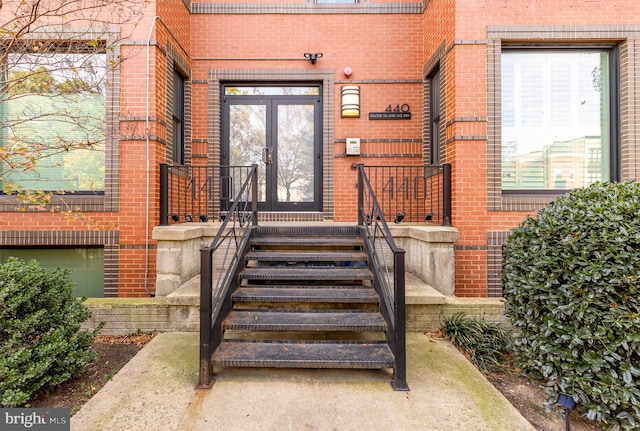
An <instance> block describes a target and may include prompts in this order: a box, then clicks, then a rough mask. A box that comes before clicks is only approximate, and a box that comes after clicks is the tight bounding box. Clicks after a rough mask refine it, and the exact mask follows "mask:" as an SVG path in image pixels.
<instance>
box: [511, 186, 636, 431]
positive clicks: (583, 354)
mask: <svg viewBox="0 0 640 431" xmlns="http://www.w3.org/2000/svg"><path fill="white" fill-rule="evenodd" d="M639 270H640V186H639V185H638V184H636V183H617V184H602V183H598V184H594V185H592V186H590V187H588V188H586V189H580V190H575V191H573V192H571V193H569V194H567V195H564V196H562V197H560V198H558V199H557V200H555V201H553V202H551V203H550V204H549V205H548V206H547V207H545V208H543V209H541V210H540V211H539V212H538V214H537V215H536V216H535V217H527V219H526V220H524V221H523V222H522V223H521V224H520V226H519V227H517V228H516V229H514V231H513V233H512V235H510V236H509V238H508V240H507V243H506V246H505V249H504V253H503V272H502V279H503V285H504V296H505V300H506V303H505V312H506V314H507V316H508V317H509V319H510V320H511V323H512V325H513V326H514V329H515V334H514V353H515V355H516V358H517V359H518V360H519V363H520V365H521V366H522V368H523V370H524V371H525V372H526V373H528V375H529V376H531V377H532V378H535V379H538V380H542V381H545V382H546V386H545V392H546V394H547V404H548V405H551V404H552V403H554V402H555V400H556V399H557V396H558V394H559V393H566V394H569V395H571V396H572V397H573V398H574V399H575V400H576V402H577V403H578V407H579V408H580V410H581V413H582V414H583V415H586V416H587V417H588V418H590V419H595V420H598V421H601V422H602V423H603V424H604V425H605V426H607V427H609V428H611V429H614V430H617V429H625V430H632V429H635V430H637V429H638V427H640V288H639V286H640V273H639Z"/></svg>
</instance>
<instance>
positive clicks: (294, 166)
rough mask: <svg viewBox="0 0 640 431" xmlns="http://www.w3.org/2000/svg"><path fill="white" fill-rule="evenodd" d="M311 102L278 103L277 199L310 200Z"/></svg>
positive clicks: (312, 121)
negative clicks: (295, 103) (301, 103)
mask: <svg viewBox="0 0 640 431" xmlns="http://www.w3.org/2000/svg"><path fill="white" fill-rule="evenodd" d="M314 135H315V129H314V105H284V104H283V105H278V126H277V165H276V169H277V174H276V177H277V199H278V202H313V201H314V200H315V193H314V191H315V190H314V189H315V187H314V159H315V157H314V154H315V150H314Z"/></svg>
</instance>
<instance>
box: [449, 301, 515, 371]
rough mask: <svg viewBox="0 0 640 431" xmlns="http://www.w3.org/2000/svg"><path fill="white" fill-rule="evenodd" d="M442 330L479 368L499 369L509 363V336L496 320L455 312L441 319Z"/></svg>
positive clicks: (484, 369) (486, 369)
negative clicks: (474, 317) (490, 320)
mask: <svg viewBox="0 0 640 431" xmlns="http://www.w3.org/2000/svg"><path fill="white" fill-rule="evenodd" d="M442 332H444V334H445V335H446V336H447V337H449V339H450V340H451V342H452V343H453V344H454V345H456V346H457V347H458V348H459V349H460V350H462V351H463V352H464V353H466V354H467V356H468V357H469V359H470V360H471V362H473V363H474V364H475V365H476V366H477V367H478V368H480V369H481V370H483V371H495V370H500V369H502V368H504V367H505V366H506V365H507V364H508V362H509V361H508V359H507V356H508V354H507V352H508V347H509V341H510V340H509V335H508V333H507V331H506V330H505V328H504V327H503V326H501V325H500V324H498V323H495V322H489V321H486V320H484V319H473V318H471V317H467V316H465V314H464V313H456V314H454V315H452V316H451V317H445V318H444V319H443V322H442Z"/></svg>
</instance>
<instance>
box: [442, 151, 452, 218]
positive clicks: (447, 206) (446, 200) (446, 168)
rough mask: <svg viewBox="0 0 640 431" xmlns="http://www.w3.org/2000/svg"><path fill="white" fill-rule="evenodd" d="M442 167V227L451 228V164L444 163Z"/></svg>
mask: <svg viewBox="0 0 640 431" xmlns="http://www.w3.org/2000/svg"><path fill="white" fill-rule="evenodd" d="M442 167H443V178H442V179H443V181H442V182H443V184H442V194H443V208H442V209H443V212H444V217H443V220H442V225H443V226H451V163H445V164H444V165H442Z"/></svg>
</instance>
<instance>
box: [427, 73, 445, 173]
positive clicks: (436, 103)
mask: <svg viewBox="0 0 640 431" xmlns="http://www.w3.org/2000/svg"><path fill="white" fill-rule="evenodd" d="M441 76H442V75H441V73H440V68H437V69H436V70H435V71H434V72H433V73H432V74H431V75H430V76H429V164H431V165H437V164H439V163H440V162H441V155H440V153H441V151H442V148H441V147H442V143H441V139H440V118H441V100H440V98H441V89H442V87H441V86H442V79H441Z"/></svg>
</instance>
